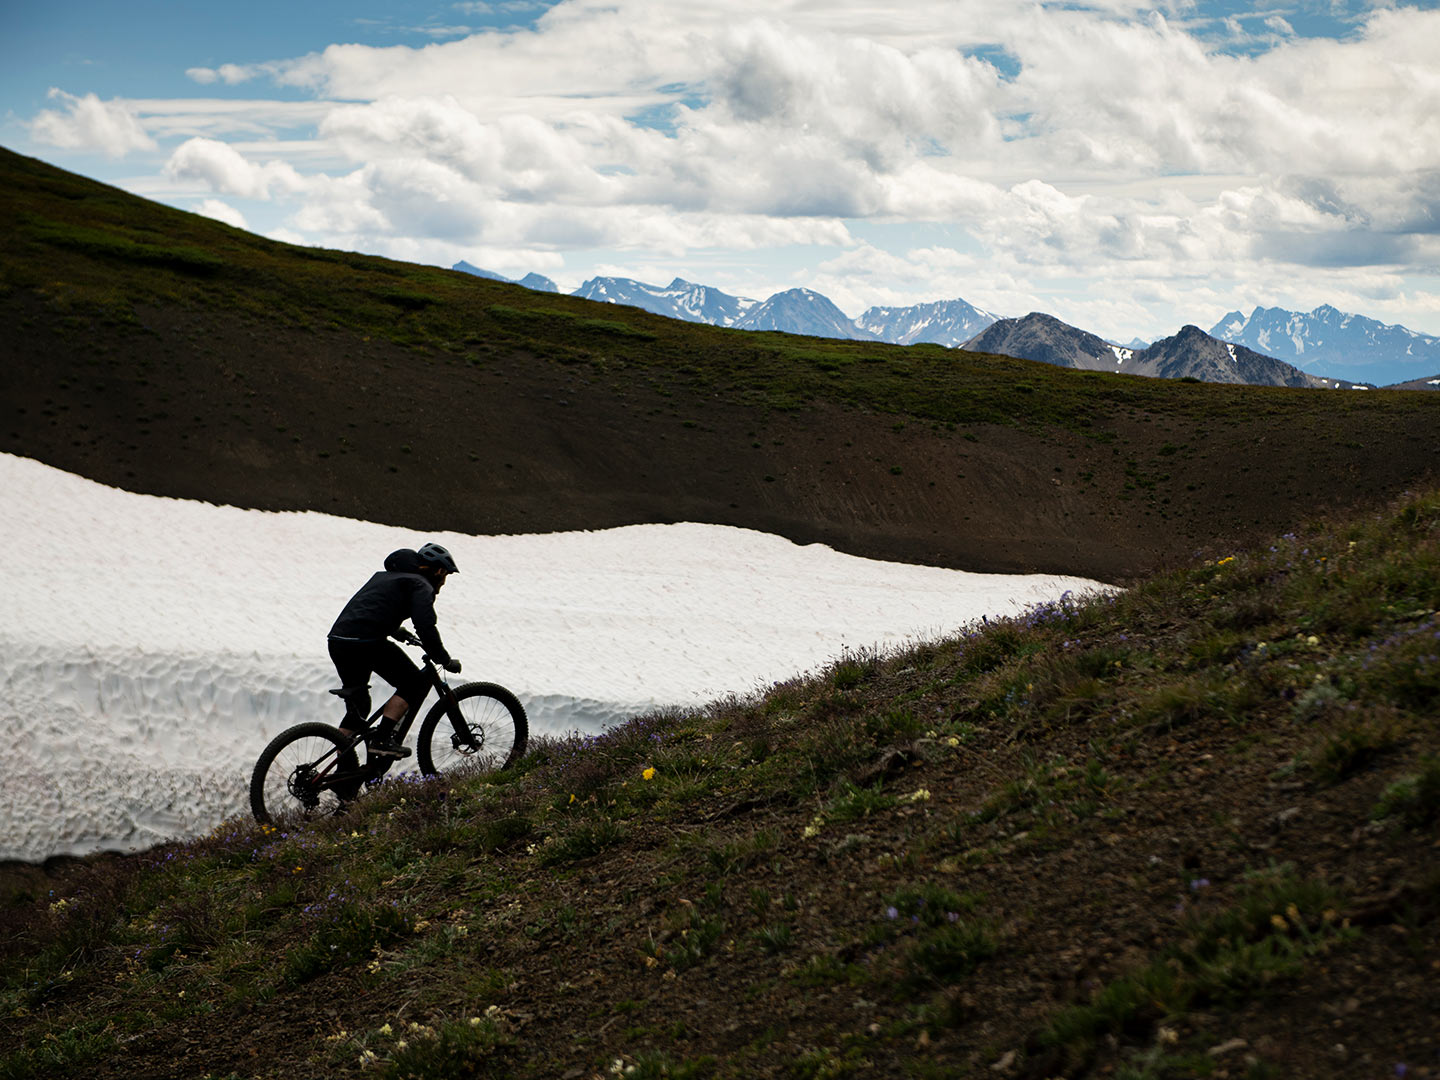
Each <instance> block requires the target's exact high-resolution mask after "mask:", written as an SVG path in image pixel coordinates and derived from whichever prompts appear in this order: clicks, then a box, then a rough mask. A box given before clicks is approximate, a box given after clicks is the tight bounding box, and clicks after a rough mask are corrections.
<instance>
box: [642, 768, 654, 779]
mask: <svg viewBox="0 0 1440 1080" xmlns="http://www.w3.org/2000/svg"><path fill="white" fill-rule="evenodd" d="M640 776H641V779H644V780H654V779H655V766H654V765H651V766H650V767H649V768H647V769H646V770H645V771H644V772H642V773H641V774H640Z"/></svg>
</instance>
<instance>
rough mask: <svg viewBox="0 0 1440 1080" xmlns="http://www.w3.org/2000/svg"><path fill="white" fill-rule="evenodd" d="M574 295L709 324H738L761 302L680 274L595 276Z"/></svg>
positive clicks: (671, 317) (573, 294)
mask: <svg viewBox="0 0 1440 1080" xmlns="http://www.w3.org/2000/svg"><path fill="white" fill-rule="evenodd" d="M571 295H572V296H578V297H580V298H581V299H583V300H597V301H600V302H601V303H607V304H627V305H629V306H630V307H638V308H640V309H641V310H643V311H650V312H653V313H654V314H656V315H664V316H665V317H666V318H670V319H683V320H684V321H685V322H697V323H706V324H708V325H710V326H735V325H737V324H738V323H739V322H740V320H742V319H743V318H744V317H745V315H746V313H747V312H749V311H751V310H752V309H753V308H755V307H756V306H757V304H758V303H759V302H758V301H756V300H751V299H750V298H749V297H745V296H732V295H731V294H729V293H727V292H723V291H722V290H720V289H714V288H711V287H710V286H708V285H697V284H695V283H694V282H692V281H686V280H685V279H684V278H678V277H677V278H675V279H674V280H672V281H671V282H670V284H669V285H667V286H665V287H664V288H663V289H662V288H660V287H659V286H656V285H648V284H646V283H645V282H643V281H636V280H635V279H634V278H616V277H593V278H591V279H590V280H588V281H586V282H585V283H584V284H583V285H581V286H580V288H578V289H576V290H575V291H574V292H573V293H571ZM826 336H827V337H828V336H832V335H826Z"/></svg>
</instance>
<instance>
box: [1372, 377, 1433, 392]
mask: <svg viewBox="0 0 1440 1080" xmlns="http://www.w3.org/2000/svg"><path fill="white" fill-rule="evenodd" d="M1385 389H1387V390H1440V375H1432V376H1431V377H1430V378H1428V379H1411V380H1410V381H1409V382H1403V383H1395V384H1394V385H1393V386H1387V387H1386V388H1385Z"/></svg>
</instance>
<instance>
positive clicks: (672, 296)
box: [454, 262, 999, 348]
mask: <svg viewBox="0 0 1440 1080" xmlns="http://www.w3.org/2000/svg"><path fill="white" fill-rule="evenodd" d="M454 269H456V270H463V271H465V272H466V273H469V274H477V275H479V276H480V277H487V278H490V279H492V280H495V281H509V280H510V279H509V278H506V277H504V276H502V275H500V274H496V273H493V272H492V271H489V270H481V269H479V268H477V267H474V266H472V265H470V264H469V263H467V262H459V263H456V264H455V266H454ZM531 277H538V275H530V277H527V278H525V279H523V280H521V281H520V284H521V285H530V278H531ZM539 280H540V281H543V282H545V283H546V284H547V285H548V286H550V287H549V288H546V289H544V290H543V291H546V292H555V291H556V289H555V288H554V282H551V281H550V279H549V278H540V279H539ZM530 287H531V288H538V287H539V286H536V285H530ZM570 295H572V296H578V297H580V299H582V300H595V301H598V302H600V303H604V304H625V305H627V306H629V307H637V308H640V309H641V310H642V311H649V312H653V313H654V314H656V315H664V316H665V317H666V318H668V319H681V320H683V321H684V322H692V323H704V324H705V325H707V326H728V327H734V328H735V329H737V330H777V331H780V332H782V333H786V334H808V335H810V336H812V337H827V338H838V339H841V340H846V341H888V342H890V343H891V344H895V345H917V344H932V345H945V346H948V347H950V348H954V347H957V346H959V345H961V344H963V343H964V342H965V341H967V340H968V339H970V338H972V337H974V336H975V334H977V333H979V332H980V331H981V330H983V329H984V328H985V327H987V326H989V325H990V324H991V323H993V322H994V321H995V320H996V319H997V318H999V316H997V315H993V314H991V313H990V312H988V311H982V310H980V309H979V308H977V307H975V306H974V305H972V304H969V303H966V302H965V301H964V300H961V299H958V298H957V299H954V300H936V301H932V302H930V303H925V304H913V305H911V306H909V307H872V308H870V309H869V310H868V311H866V312H865V314H863V315H862V316H860V318H858V319H851V318H850V317H849V316H848V315H846V314H845V313H844V312H843V311H841V310H840V309H839V308H838V307H836V306H835V304H834V302H833V301H831V300H830V299H829V298H828V297H826V296H824V295H823V294H821V293H818V292H815V291H814V290H813V289H787V290H786V291H784V292H779V293H776V294H774V295H773V296H771V297H770V298H769V299H768V300H766V301H765V302H764V303H761V302H759V301H757V300H752V299H749V298H748V297H744V296H734V295H732V294H730V293H727V292H725V291H724V290H722V289H716V288H714V287H712V286H708V285H699V284H696V283H695V282H693V281H686V280H685V279H684V278H679V277H677V278H675V279H674V280H672V281H671V282H670V284H669V285H665V286H660V285H652V284H650V283H648V282H645V281H637V280H636V279H634V278H623V277H604V276H602V277H593V278H590V279H589V280H587V281H586V282H584V283H583V284H582V285H581V286H580V287H579V288H578V289H576V290H575V291H574V292H573V293H571V294H570Z"/></svg>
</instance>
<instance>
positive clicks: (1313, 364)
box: [1210, 304, 1440, 383]
mask: <svg viewBox="0 0 1440 1080" xmlns="http://www.w3.org/2000/svg"><path fill="white" fill-rule="evenodd" d="M1210 333H1211V334H1212V335H1213V336H1214V337H1217V338H1219V339H1220V340H1221V341H1229V342H1233V343H1234V344H1237V345H1245V346H1247V347H1249V348H1251V349H1255V350H1257V351H1258V352H1263V353H1265V354H1267V355H1269V356H1275V357H1279V358H1281V359H1285V360H1294V361H1295V362H1296V363H1300V362H1303V363H1304V365H1305V367H1306V368H1307V369H1308V370H1310V371H1313V372H1321V373H1325V374H1331V373H1333V371H1334V370H1335V369H1336V368H1340V367H1343V368H1344V370H1346V371H1350V372H1353V371H1355V370H1356V368H1360V367H1363V368H1366V369H1373V371H1374V374H1373V375H1372V376H1371V377H1370V378H1369V379H1368V380H1367V381H1370V382H1375V383H1398V382H1401V381H1404V380H1415V379H1416V378H1418V377H1421V373H1423V372H1432V371H1436V370H1440V337H1431V336H1430V335H1428V334H1420V333H1416V332H1415V331H1414V330H1407V329H1406V328H1405V327H1403V326H1391V325H1388V324H1386V323H1382V322H1379V321H1377V320H1375V319H1370V318H1366V317H1365V316H1364V315H1351V314H1347V313H1346V312H1343V311H1340V310H1338V309H1336V308H1333V307H1331V306H1330V305H1329V304H1323V305H1321V306H1320V307H1317V308H1316V309H1315V310H1314V311H1311V312H1308V313H1305V312H1299V311H1286V310H1285V309H1284V308H1264V307H1257V308H1255V310H1254V311H1252V312H1251V313H1250V314H1249V315H1248V316H1247V315H1242V314H1241V313H1240V312H1238V311H1232V312H1230V313H1229V314H1227V315H1226V316H1225V317H1224V318H1222V319H1221V320H1220V321H1219V322H1217V323H1216V324H1215V325H1214V327H1212V328H1211V330H1210Z"/></svg>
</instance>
